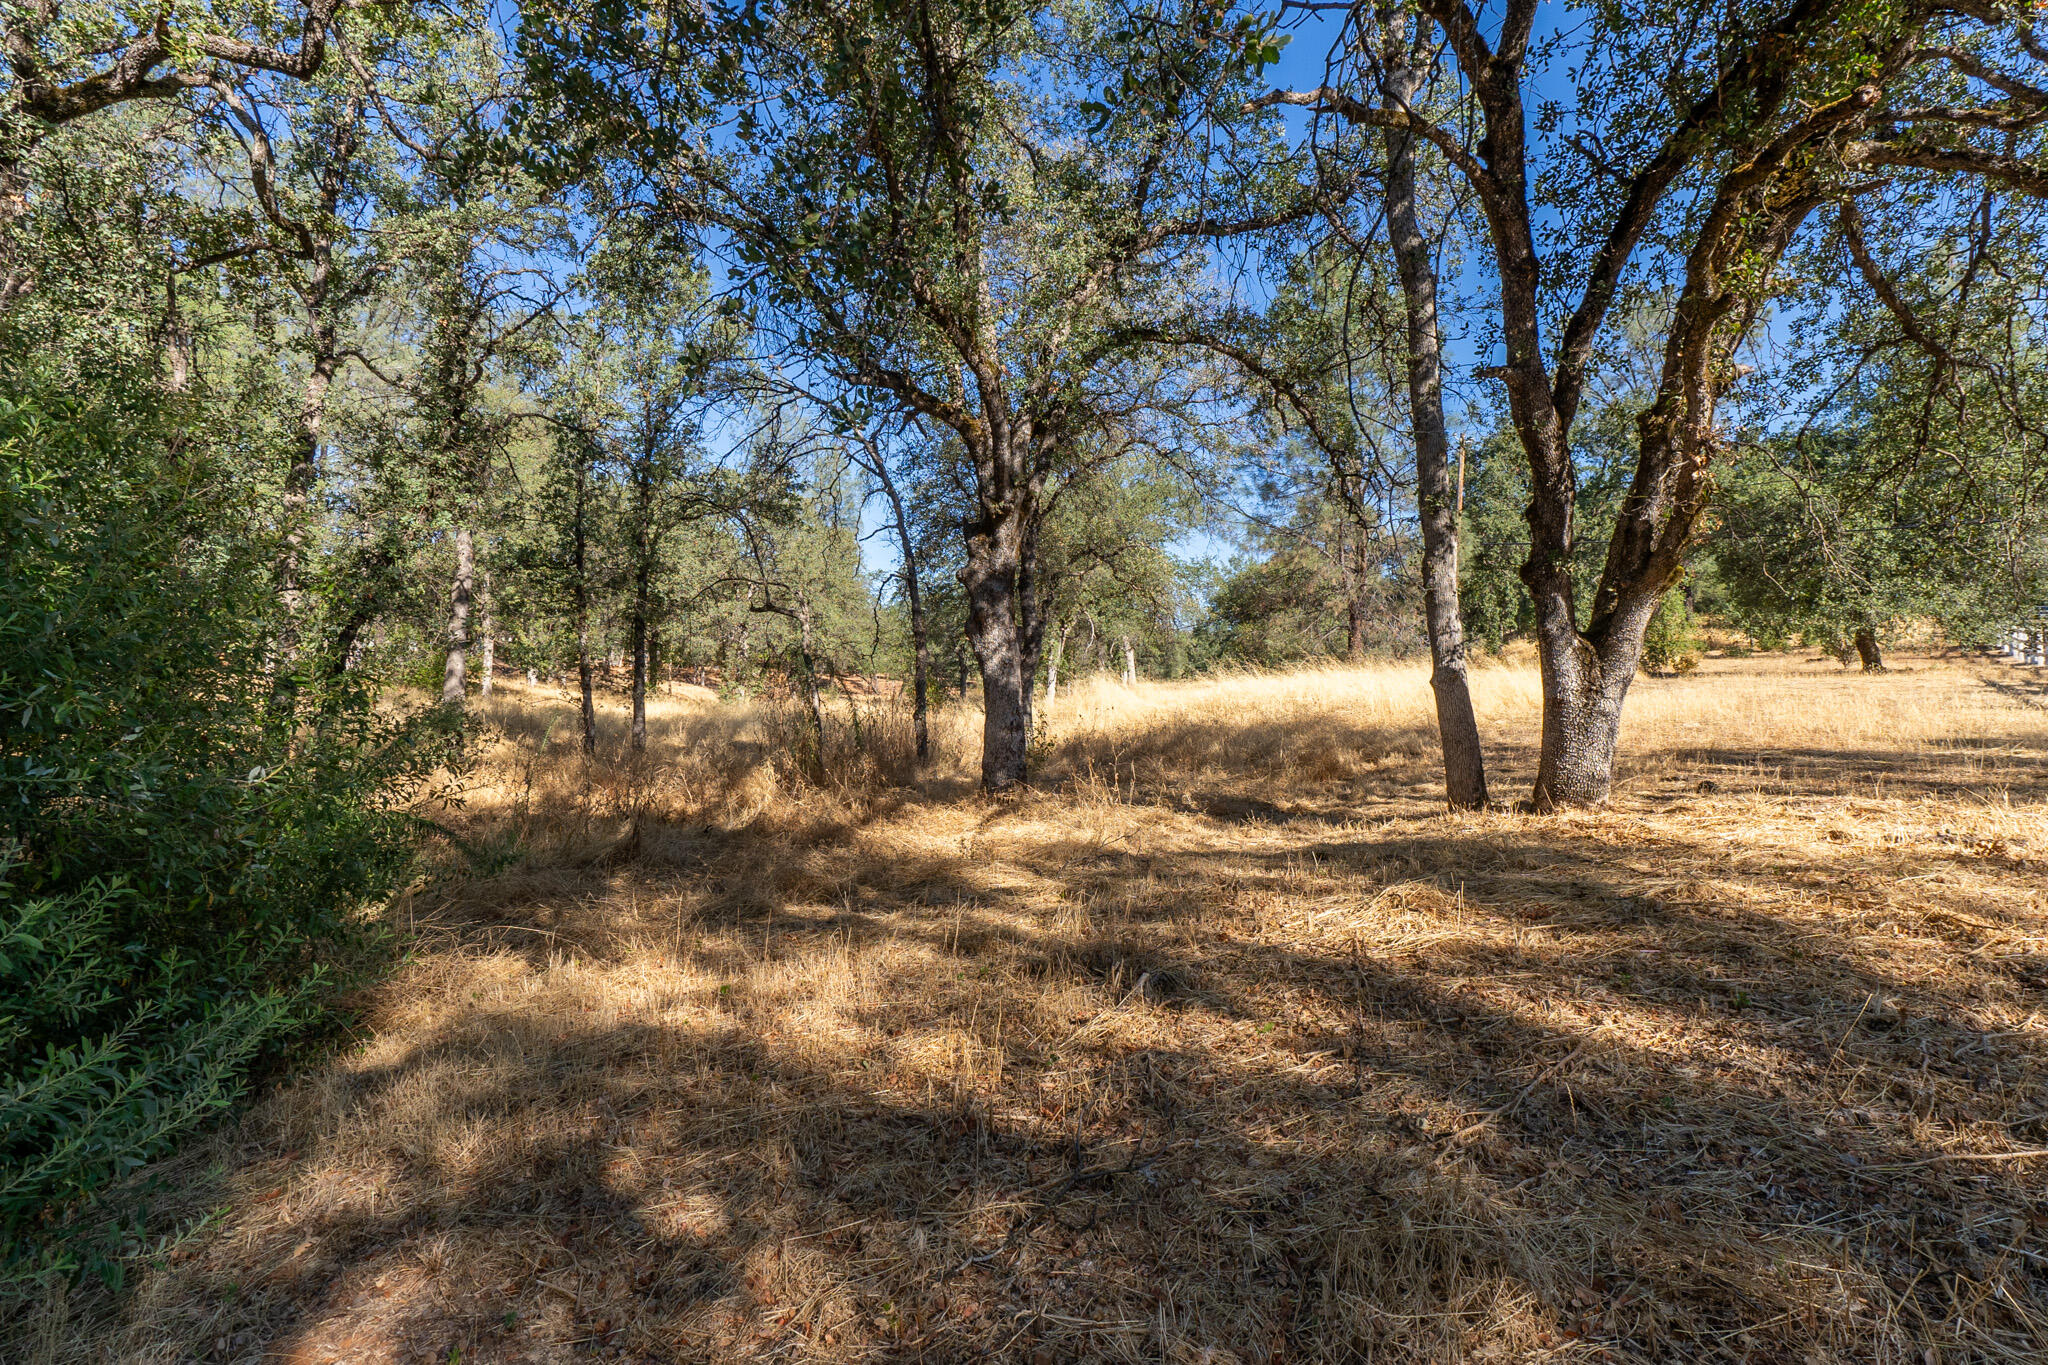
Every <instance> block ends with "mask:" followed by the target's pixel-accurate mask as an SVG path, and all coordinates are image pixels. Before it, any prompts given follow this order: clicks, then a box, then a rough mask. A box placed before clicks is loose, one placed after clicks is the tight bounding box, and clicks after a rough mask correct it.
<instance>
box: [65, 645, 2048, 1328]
mask: <svg viewBox="0 0 2048 1365" xmlns="http://www.w3.org/2000/svg"><path fill="white" fill-rule="evenodd" d="M1477 687H1478V704H1479V710H1480V716H1481V723H1482V729H1483V732H1484V734H1485V737H1486V739H1487V741H1488V744H1489V755H1490V758H1491V760H1492V762H1493V764H1494V769H1495V773H1496V781H1497V783H1498V785H1499V787H1500V788H1501V790H1502V792H1503V793H1504V794H1508V795H1519V794H1520V789H1521V788H1522V787H1523V786H1524V785H1525V784H1526V781H1527V776H1528V770H1529V767H1530V762H1531V759H1532V757H1533V756H1532V754H1531V753H1530V752H1529V750H1528V747H1527V745H1528V740H1529V737H1530V735H1531V732H1532V729H1533V725H1534V719H1535V707H1536V686H1535V679H1534V676H1533V673H1532V672H1530V671H1529V670H1527V669H1525V668H1515V667H1505V666H1503V667H1498V668H1494V669H1490V670H1487V671H1485V672H1483V673H1482V674H1481V675H1480V676H1479V678H1478V681H1477ZM1428 696H1429V694H1428V688H1427V686H1426V681H1425V678H1424V676H1423V674H1422V673H1421V672H1420V671H1419V670H1417V669H1416V668H1413V667H1391V666H1390V667H1385V668H1368V669H1328V670H1322V671H1312V672H1302V673H1293V674H1286V675H1278V676H1261V675H1248V676H1243V677H1233V678H1223V679H1217V680H1211V681H1203V682H1196V683H1187V684H1161V685H1146V686H1141V687H1139V688H1137V689H1134V690H1126V689H1123V688H1121V687H1119V686H1116V685H1115V684H1113V683H1109V682H1103V681H1097V682H1093V683H1087V684H1084V685H1083V686H1081V687H1078V688H1075V689H1073V690H1072V691H1070V692H1065V693H1063V694H1062V697H1061V699H1060V705H1059V711H1058V714H1056V715H1055V716H1054V717H1053V718H1052V724H1051V729H1050V738H1049V739H1048V740H1047V741H1046V743H1045V745H1044V748H1043V752H1042V754H1041V757H1040V765H1041V772H1042V773H1043V774H1044V784H1043V786H1042V787H1041V789H1040V790H1039V791H1038V792H1036V793H1034V794H1030V795H1026V796H1023V797H1021V798H1018V799H1014V800H1007V801H1001V802H987V801H983V800H981V799H979V798H976V797H973V796H972V795H971V794H970V790H969V782H968V772H969V768H970V765H969V764H968V763H967V762H966V758H967V757H969V754H968V746H969V743H970V741H971V735H972V723H971V722H972V719H973V718H972V717H971V716H968V715H965V714H960V713H957V712H956V713H949V714H948V715H946V716H945V717H943V718H942V720H943V723H942V727H941V728H942V739H943V740H944V748H945V749H946V752H947V755H948V757H947V758H946V759H945V761H944V762H943V763H942V764H941V765H940V768H939V771H938V773H937V775H936V776H933V777H930V778H928V779H926V780H925V782H924V784H923V785H922V786H921V787H909V788H903V787H893V786H891V784H890V780H889V779H891V778H892V776H893V777H900V776H901V775H902V774H903V773H904V772H905V771H906V769H907V762H906V758H907V745H908V741H907V735H906V733H905V728H904V726H903V724H902V719H901V716H900V715H899V714H897V713H895V712H893V711H890V710H888V709H886V708H883V707H879V706H877V707H873V708H870V709H869V711H868V712H867V713H866V714H865V716H864V717H862V718H861V723H862V725H863V726H864V727H865V728H864V729H863V730H862V732H861V734H860V736H859V743H858V746H856V745H855V742H854V738H853V736H852V726H853V722H854V720H855V717H854V716H852V715H850V714H848V713H846V712H843V711H842V712H840V713H838V714H837V715H836V716H835V717H834V724H833V735H832V737H831V742H830V744H828V751H827V754H826V756H825V759H826V761H825V762H824V763H823V764H822V770H823V772H824V773H826V774H828V777H827V780H826V781H825V782H824V784H823V787H822V789H821V788H820V787H819V786H817V785H806V784H804V783H802V782H800V778H801V777H802V774H803V773H804V772H806V771H809V772H810V773H811V774H812V775H813V776H814V777H815V775H816V774H817V773H818V772H819V771H820V766H821V765H819V764H818V762H817V760H816V757H815V755H811V754H809V753H808V752H807V751H806V749H805V745H806V743H807V740H806V738H805V732H804V731H803V728H802V725H801V724H800V723H798V722H793V721H791V720H790V719H789V718H788V717H787V716H785V715H783V714H782V713H780V712H776V711H773V710H766V711H755V710H748V709H743V708H737V707H720V706H717V705H716V704H715V703H713V702H711V701H710V700H708V699H705V698H692V697H677V698H665V699H663V701H662V702H661V703H660V704H659V706H658V707H657V715H656V718H655V726H654V745H653V750H652V752H651V753H650V754H649V755H648V756H647V758H646V760H645V761H644V762H642V763H640V764H637V765H635V764H631V763H628V762H626V761H624V760H623V759H622V758H621V757H620V756H619V755H618V753H617V748H616V745H617V741H618V738H619V731H620V728H621V727H620V723H619V719H618V717H617V716H611V715H608V716H607V718H606V725H607V735H606V742H605V747H604V749H603V751H602V753H601V756H600V759H599V761H597V762H595V763H591V764H586V763H585V762H584V761H583V760H582V759H581V758H580V756H579V755H578V753H577V752H576V749H575V744H574V733H575V732H574V718H573V711H572V709H571V708H570V706H569V704H568V702H567V700H566V699H565V698H563V697H560V696H558V695H555V694H549V693H540V692H537V693H530V694H529V693H526V692H524V691H523V690H520V689H513V690H511V692H510V694H509V695H507V696H504V697H502V698H501V699H499V700H498V701H497V702H496V703H495V705H494V706H493V708H492V712H491V714H492V717H493V719H494V720H495V722H496V723H497V725H498V727H499V735H500V738H499V739H498V740H497V741H496V742H495V743H494V745H493V746H492V747H491V748H490V750H489V751H488V753H487V754H486V755H485V756H484V758H483V761H482V766H481V769H480V771H479V772H478V773H476V774H474V775H473V776H472V778H471V779H470V781H469V783H468V786H467V790H466V791H465V792H463V793H462V796H461V800H460V803H459V804H452V805H449V806H448V807H446V808H444V809H440V810H438V811H436V812H434V816H435V818H436V819H438V820H440V821H441V822H443V823H444V824H445V825H447V826H448V827H449V828H450V830H451V831H452V833H453V835H454V836H456V837H457V838H458V839H459V840H460V847H459V848H458V846H457V845H456V844H455V843H453V842H451V843H450V844H449V845H448V846H447V847H446V848H445V849H444V850H443V854H444V859H443V863H442V865H441V870H440V871H439V872H438V873H437V874H436V875H434V876H432V877H430V878H428V879H426V880H424V881H423V882H422V883H421V884H420V885H419V886H418V887H417V888H416V889H415V890H414V891H413V892H412V893H411V894H410V895H409V896H408V897H407V898H406V899H405V900H404V901H403V902H402V903H401V904H400V905H399V906H397V907H395V909H394V911H393V914H394V916H395V918H396V921H397V923H398V924H399V926H400V928H401V929H402V930H403V931H405V932H408V933H410V934H412V935H413V936H414V940H413V951H412V954H411V957H410V960H409V961H408V962H407V963H406V965H405V966H404V967H403V968H402V970H400V971H399V972H398V973H397V974H396V975H395V976H393V977H392V978H391V979H390V980H389V981H388V982H387V983H386V984H384V985H382V986H381V987H379V988H377V989H376V990H374V991H373V992H372V993H371V994H370V996H369V997H368V999H366V1001H365V1002H364V1015H363V1018H364V1024H363V1031H362V1035H361V1038H360V1040H359V1041H358V1042H357V1043H356V1044H355V1045H354V1046H352V1047H350V1048H348V1049H347V1050H346V1051H345V1052H344V1053H342V1054H341V1055H339V1056H337V1057H335V1058H334V1059H333V1060H332V1062H331V1063H330V1064H327V1065H324V1066H321V1067H319V1068H317V1069H315V1070H312V1071H310V1072H308V1073H306V1074H303V1075H301V1076H300V1077H299V1078H298V1079H297V1080H296V1081H295V1082H293V1083H292V1084H290V1085H288V1086H286V1087H284V1088H282V1089H281V1090H279V1091H277V1092H276V1093H275V1094H273V1095H272V1096H270V1097H269V1098H268V1099H267V1100H265V1101H264V1102H263V1103H261V1104H260V1105H259V1106H258V1107H257V1108H256V1109H255V1110H254V1111H253V1112H252V1113H251V1114H250V1115H249V1117H248V1118H247V1120H246V1121H245V1122H243V1123H242V1124H241V1125H240V1126H239V1127H237V1128H236V1129H235V1130H233V1131H232V1132H229V1133H226V1134H224V1135H222V1136H221V1137H220V1138H219V1139H218V1140H217V1141H216V1142H214V1143H213V1144H212V1145H210V1146H208V1147H206V1148H205V1149H204V1150H202V1151H200V1152H197V1153H195V1154H193V1155H191V1156H189V1157H187V1158H185V1159H184V1160H183V1161H182V1162H181V1163H180V1164H179V1165H176V1166H174V1167H172V1168H170V1170H169V1171H168V1172H167V1174H169V1175H170V1176H171V1177H172V1179H173V1180H174V1181H175V1182H178V1183H179V1184H180V1186H181V1189H182V1194H181V1197H182V1198H183V1200H184V1201H185V1203H186V1204H187V1205H188V1206H189V1207H191V1208H193V1209H200V1208H206V1207H212V1206H218V1207H219V1208H220V1209H221V1212H220V1215H219V1217H218V1218H217V1219H216V1220H215V1221H214V1222H213V1223H212V1224H211V1225H210V1226H209V1227H208V1228H207V1230H206V1231H204V1232H203V1233H202V1234H200V1235H199V1236H197V1237H195V1238H193V1239H192V1240H190V1241H188V1242H187V1243H185V1244H184V1245H182V1246H180V1247H179V1248H178V1249H176V1250H175V1251H173V1252H171V1253H170V1254H169V1255H168V1256H166V1257H165V1258H164V1260H163V1263H162V1264H161V1265H159V1266H158V1267H157V1268H155V1269H154V1270H152V1271H150V1272H149V1273H148V1274H146V1275H145V1276H144V1277H143V1278H142V1280H141V1282H140V1284H139V1285H137V1286H136V1288H135V1289H134V1291H133V1293H132V1294H131V1296H130V1297H129V1298H128V1299H127V1300H126V1301H125V1303H123V1304H122V1305H120V1306H119V1308H118V1320H110V1319H109V1317H108V1311H109V1310H101V1311H99V1312H98V1313H95V1312H94V1311H92V1309H91V1306H90V1305H89V1304H84V1303H81V1304H80V1305H79V1307H78V1308H77V1309H76V1310H75V1312H74V1316H73V1319H72V1322H71V1325H70V1327H69V1328H67V1329H66V1332H65V1334H64V1335H65V1341H64V1342H62V1343H60V1344H59V1345H58V1347H57V1350H56V1353H57V1354H58V1355H60V1356H62V1355H66V1354H68V1355H70V1356H71V1357H73V1358H79V1359H96V1360H97V1359H112V1360H119V1361H124V1362H137V1363H138V1365H140V1362H155V1361H173V1360H189V1359H200V1360H216V1361H248V1362H254V1361H259V1360H272V1361H292V1362H306V1363H307V1365H310V1363H311V1362H326V1361H349V1362H358V1361H360V1362H370V1361H434V1362H441V1363H445V1362H451V1361H455V1360H458V1359H459V1360H461V1361H463V1362H469V1363H473V1362H482V1361H571V1360H582V1359H602V1360H619V1361H649V1362H653V1361H661V1362H696V1361H721V1362H722V1361H755V1360H764V1361H765V1360H771V1359H776V1360H822V1361H839V1360H847V1361H851V1360H878V1361H879V1360H929V1361H950V1360H967V1359H984V1358H987V1359H996V1360H1006V1361H1022V1362H1034V1363H1035V1362H1050V1361H1068V1360H1100V1361H1179V1362H1211V1363H1212V1365H1214V1363H1220V1362H1228V1361H1237V1362H1247V1363H1249V1362H1262V1363H1263V1362H1269V1361H1311V1360H1316V1361H1321V1360H1329V1361H1340V1360H1361V1361H1362V1360H1375V1361H1388V1362H1402V1361H1467V1360H1469V1361H1537V1360H1545V1361H1549V1360H1556V1361H1651V1360H1668V1361H1744V1360H1747V1361H1759V1362H1765V1361H1769V1362H1781V1361H1782V1362H1788V1363H1792V1362H1797V1363H1799V1365H1805V1363H1806V1362H1816V1363H1817V1362H1915V1363H1916V1365H1917V1363H1919V1362H1929V1361H1941V1362H1960V1361H2040V1360H2043V1359H2048V1236H2044V1234H2048V1157H2044V1156H2042V1155H2040V1151H2041V1149H2043V1148H2044V1147H2048V1034H2044V1032H2043V1023H2044V1018H2048V1015H2044V1010H2048V906H2044V903H2043V892H2044V890H2048V821H2044V818H2043V816H2044V805H2043V802H2044V798H2048V770H2044V767H2043V758H2044V754H2048V689H2044V688H2043V686H2042V685H2041V684H2040V683H2038V682H2036V681H2033V680H2032V675H2031V674H2028V673H2026V672H2023V671H2021V670H2015V669H2011V668H2007V667H2005V666H2003V665H1999V664H1995V663H1990V662H1982V661H1971V660H1937V659H1932V658H1922V659H1913V660H1909V661H1907V667H1906V669H1905V670H1904V671H1899V672H1894V673H1892V674H1890V675H1886V676H1880V677H1868V678H1866V677H1861V676H1855V675H1849V674H1845V673H1842V672H1841V671H1839V669H1838V668H1837V666H1836V665H1835V664H1834V663H1833V662H1832V661H1827V662H1826V663H1817V662H1810V661H1802V660H1789V659H1761V660H1711V661H1709V663H1708V665H1707V666H1706V667H1705V668H1704V669H1702V670H1701V671H1700V672H1699V673H1697V674H1694V675H1691V676H1689V677H1686V678H1681V679H1670V680H1645V681H1643V682H1641V683H1640V684H1639V685H1638V687H1637V689H1636V692H1635V694H1634V696H1633V697H1632V698H1631V701H1630V712H1629V719H1628V730H1627V734H1626V737H1625V747H1626V750H1627V757H1626V761H1625V763H1624V776H1623V780H1622V782H1621V783H1620V787H1619V791H1618V793H1617V796H1616V799H1615V802H1614V804H1613V807H1612V809H1610V810H1607V811H1604V812H1600V813H1597V814H1577V815H1565V816H1558V817H1538V816H1529V815H1517V814H1509V813H1492V814H1476V815H1475V814H1465V815H1450V814H1445V813H1443V812H1442V811H1440V810H1438V809H1436V808H1435V807H1434V805H1433V804H1432V794H1433V793H1434V792H1436V791H1437V790H1439V787H1438V781H1437V777H1436V775H1435V773H1434V772H1433V768H1432V755H1431V740H1432V735H1431V729H1430V724H1429V714H1428V710H1427V705H1428Z"/></svg>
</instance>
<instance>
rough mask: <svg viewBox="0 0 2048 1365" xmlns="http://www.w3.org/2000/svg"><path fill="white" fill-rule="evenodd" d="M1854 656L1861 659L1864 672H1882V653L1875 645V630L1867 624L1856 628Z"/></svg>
mask: <svg viewBox="0 0 2048 1365" xmlns="http://www.w3.org/2000/svg"><path fill="white" fill-rule="evenodd" d="M1856 657H1857V658H1858V659H1861V660H1862V661H1863V671H1864V672H1865V673H1882V672H1884V653H1883V651H1881V650H1880V649H1878V647H1877V632H1876V631H1874V630H1872V629H1871V628H1870V627H1869V626H1859V627H1857V629H1856Z"/></svg>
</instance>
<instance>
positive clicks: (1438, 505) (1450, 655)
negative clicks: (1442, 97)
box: [1354, 66, 1486, 809]
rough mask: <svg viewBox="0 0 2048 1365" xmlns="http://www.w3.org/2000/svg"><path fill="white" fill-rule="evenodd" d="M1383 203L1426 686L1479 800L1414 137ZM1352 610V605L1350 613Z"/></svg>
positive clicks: (1450, 759) (1458, 768)
mask: <svg viewBox="0 0 2048 1365" xmlns="http://www.w3.org/2000/svg"><path fill="white" fill-rule="evenodd" d="M1421 86H1422V73H1421V72H1419V71H1417V70H1415V69H1414V68H1411V67H1401V66H1396V67H1391V68H1389V74H1388V76H1387V77H1386V80H1385V87H1386V94H1387V96H1388V98H1389V101H1390V102H1394V103H1397V104H1398V105H1400V106H1406V105H1408V104H1409V103H1410V102H1411V101H1412V99H1413V97H1414V96H1415V94H1416V92H1417V91H1418V90H1420V89H1421ZM1386 155H1387V174H1386V181H1385V190H1384V203H1385V209H1386V215H1387V232H1388V236H1389V237H1390V238H1391V239H1392V244H1393V248H1394V263H1395V268H1396V270H1397V271H1398V272H1399V274H1400V278H1401V295H1402V300H1403V302H1404V304H1405V305H1406V310H1407V315H1408V413H1409V420H1410V422H1411V423H1412V425H1413V427H1414V433H1415V480H1416V490H1415V491H1416V501H1417V503H1418V504H1419V506H1420V510H1421V522H1422V607H1423V622H1424V629H1425V630H1426V631H1427V632H1428V634H1429V660H1430V673H1429V686H1430V690H1431V691H1432V692H1434V693H1435V694H1436V724H1437V733H1438V735H1439V736H1440V741H1441V744H1442V748H1443V757H1444V791H1445V795H1446V797H1447V798H1448V799H1449V801H1450V804H1451V805H1452V806H1455V807H1459V808H1462V809H1477V808H1479V807H1483V806H1484V805H1485V804H1486V758H1485V753H1484V751H1483V750H1482V749H1481V748H1480V744H1479V721H1478V718H1477V717H1476V716H1475V715H1474V714H1473V710H1472V691H1471V687H1470V684H1469V682H1468V681H1467V674H1466V660H1465V619H1464V613H1463V612H1462V610H1461V609H1460V605H1459V600H1458V505H1457V495H1456V492H1455V491H1454V489H1453V487H1452V478H1451V444H1450V434H1449V431H1448V429H1447V428H1446V426H1445V423H1444V395H1443V345H1442V337H1441V334H1440V332H1439V330H1438V323H1437V298H1436V285H1437V282H1436V265H1435V262H1434V261H1433V260H1432V259H1431V258H1430V250H1429V240H1428V238H1427V237H1425V236H1424V235H1423V232H1422V223H1421V218H1420V215H1419V214H1418V213H1417V212H1416V207H1415V137H1414V135H1413V134H1410V133H1405V132H1390V133H1389V134H1388V135H1387V154H1386ZM1354 610H1355V609H1354Z"/></svg>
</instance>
